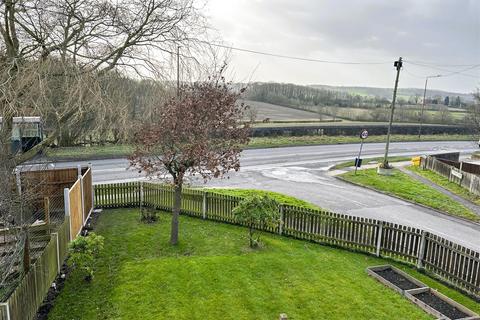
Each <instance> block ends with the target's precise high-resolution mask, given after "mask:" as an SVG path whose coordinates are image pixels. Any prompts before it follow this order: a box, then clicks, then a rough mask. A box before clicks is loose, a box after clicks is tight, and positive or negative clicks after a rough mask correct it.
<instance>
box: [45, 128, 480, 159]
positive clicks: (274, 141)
mask: <svg viewBox="0 0 480 320" xmlns="http://www.w3.org/2000/svg"><path fill="white" fill-rule="evenodd" d="M466 140H472V137H471V136H470V135H443V134H440V135H424V136H422V138H421V139H420V141H466ZM391 141H392V142H405V141H419V139H418V136H417V135H392V137H391ZM365 142H366V143H372V142H385V136H384V135H380V136H370V137H368V139H367V140H366V141H365ZM342 143H360V138H359V137H358V136H292V137H289V136H279V137H255V138H252V140H251V141H250V144H249V145H248V146H247V149H256V148H257V149H258V148H275V147H288V146H302V145H326V144H342ZM132 152H133V146H131V145H124V144H109V145H104V146H91V147H61V148H49V149H47V150H45V156H46V157H47V158H49V159H52V160H54V159H57V160H79V159H98V158H116V157H126V156H129V155H130V154H131V153H132Z"/></svg>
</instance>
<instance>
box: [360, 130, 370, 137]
mask: <svg viewBox="0 0 480 320" xmlns="http://www.w3.org/2000/svg"><path fill="white" fill-rule="evenodd" d="M360 138H361V139H367V138H368V131H367V130H363V131H362V133H360Z"/></svg>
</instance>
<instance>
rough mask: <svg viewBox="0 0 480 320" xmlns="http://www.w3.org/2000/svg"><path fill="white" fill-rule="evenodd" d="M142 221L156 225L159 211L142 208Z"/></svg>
mask: <svg viewBox="0 0 480 320" xmlns="http://www.w3.org/2000/svg"><path fill="white" fill-rule="evenodd" d="M140 221H142V222H144V223H154V222H157V221H158V215H157V210H155V209H151V208H142V209H141V210H140Z"/></svg>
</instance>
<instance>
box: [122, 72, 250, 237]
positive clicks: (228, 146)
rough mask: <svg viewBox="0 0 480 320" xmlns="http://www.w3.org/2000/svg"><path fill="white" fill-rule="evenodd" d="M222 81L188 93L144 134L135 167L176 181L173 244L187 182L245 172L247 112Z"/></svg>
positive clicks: (186, 90)
mask: <svg viewBox="0 0 480 320" xmlns="http://www.w3.org/2000/svg"><path fill="white" fill-rule="evenodd" d="M243 91H244V90H243V89H242V90H240V91H234V90H232V88H231V87H230V84H228V83H226V82H225V80H224V78H223V77H222V76H221V72H220V73H219V75H216V76H214V77H211V78H209V79H208V81H205V82H197V83H193V84H188V85H185V86H183V87H182V90H181V97H180V98H172V99H171V100H170V101H168V102H167V103H166V105H165V106H159V108H158V110H157V114H156V115H155V119H154V122H153V123H152V124H151V125H148V126H147V127H145V126H142V127H141V128H139V130H138V132H137V134H136V138H135V145H136V151H135V153H134V154H133V155H132V157H131V158H130V163H131V166H133V167H136V168H138V169H139V170H140V171H143V172H145V173H146V174H147V175H148V176H150V177H157V178H161V179H168V177H169V178H170V179H171V180H172V182H173V186H174V194H175V195H174V207H173V216H172V228H171V237H170V242H171V243H172V244H174V245H175V244H177V242H178V217H179V213H180V206H181V194H182V186H183V183H184V179H185V178H186V177H187V176H188V175H200V176H201V177H202V178H203V179H204V180H205V181H206V180H208V179H211V178H217V177H221V176H222V175H224V174H225V173H227V172H228V171H230V170H235V171H236V170H239V169H240V160H239V156H240V152H241V150H242V148H243V146H244V145H246V144H247V143H248V141H249V126H250V123H248V122H247V123H245V122H243V121H242V120H244V119H245V118H244V117H245V111H246V108H247V107H246V106H245V105H244V104H243V103H240V104H238V103H237V100H238V98H239V96H240V94H241V92H243Z"/></svg>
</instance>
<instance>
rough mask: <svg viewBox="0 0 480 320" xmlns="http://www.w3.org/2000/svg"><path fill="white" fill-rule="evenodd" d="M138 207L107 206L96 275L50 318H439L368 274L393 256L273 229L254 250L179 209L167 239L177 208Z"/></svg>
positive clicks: (64, 297) (71, 288) (224, 227)
mask: <svg viewBox="0 0 480 320" xmlns="http://www.w3.org/2000/svg"><path fill="white" fill-rule="evenodd" d="M138 218H139V212H138V210H133V209H121V210H106V211H104V212H103V213H102V215H101V216H100V217H99V220H98V225H97V228H96V232H97V233H98V234H100V235H102V236H104V237H105V249H104V252H103V253H102V254H101V257H100V262H99V266H98V271H97V272H96V274H95V278H94V279H93V281H92V282H91V283H85V282H84V281H83V280H82V279H81V278H80V277H79V276H78V275H77V274H75V273H73V274H72V275H71V276H70V277H69V278H68V279H67V281H66V285H65V287H64V290H63V291H62V292H61V294H60V295H59V297H58V299H57V300H56V302H55V306H54V308H53V310H52V313H51V314H50V315H49V319H52V320H60V319H61V320H63V319H66V318H68V319H144V320H153V319H155V320H157V319H276V318H278V315H279V314H280V313H283V312H285V313H287V314H288V316H289V318H291V319H431V317H429V316H428V315H427V314H426V313H424V312H423V311H421V310H420V309H419V308H418V307H416V306H415V305H413V304H412V303H410V302H409V301H407V300H406V299H404V298H403V297H402V296H401V295H399V294H397V293H396V292H394V291H393V290H391V289H389V288H386V287H385V286H383V285H382V284H380V283H379V282H377V281H376V280H374V279H373V278H371V277H369V276H367V274H366V272H365V268H366V267H367V266H372V265H379V264H383V263H385V261H384V260H382V259H378V258H375V257H371V256H367V255H362V254H357V253H352V252H349V251H344V250H339V249H335V248H331V247H325V246H320V245H317V244H314V243H309V242H305V241H299V240H293V239H290V238H285V237H281V236H277V235H273V234H262V236H261V239H262V241H263V246H262V247H261V248H260V249H257V250H253V251H252V250H251V249H249V248H248V245H247V235H246V229H245V228H242V227H238V226H233V225H228V224H220V223H215V222H210V221H203V220H200V219H195V218H190V217H186V216H181V217H180V243H179V245H178V246H177V247H172V246H170V245H169V243H168V239H169V230H170V215H169V214H167V213H162V214H161V215H160V220H159V222H158V223H156V224H148V225H147V224H142V223H139V221H138ZM399 267H400V268H402V269H403V270H405V271H407V272H408V273H410V274H412V275H413V276H415V277H417V278H419V279H420V280H422V281H424V282H426V283H427V285H429V286H431V287H433V288H435V289H438V290H439V291H440V292H442V293H444V294H446V295H448V296H449V297H451V298H453V299H455V300H457V301H458V302H460V303H462V304H464V305H465V306H467V307H469V308H471V309H472V310H474V311H477V312H479V311H480V305H478V304H477V303H475V302H474V301H472V300H470V299H469V298H467V297H465V296H463V295H461V294H460V293H458V292H456V291H454V290H452V289H449V288H447V287H445V286H443V285H441V284H439V283H438V282H436V281H434V280H432V279H431V278H429V277H427V276H425V275H423V274H420V273H418V272H416V271H415V270H414V269H412V268H409V267H407V266H404V265H399Z"/></svg>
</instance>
